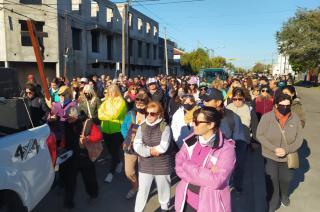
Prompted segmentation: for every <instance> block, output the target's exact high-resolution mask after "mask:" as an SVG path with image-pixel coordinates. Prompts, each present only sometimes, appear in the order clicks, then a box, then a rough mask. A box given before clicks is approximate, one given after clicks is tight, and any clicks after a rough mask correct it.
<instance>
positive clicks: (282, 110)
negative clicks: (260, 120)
mask: <svg viewBox="0 0 320 212" xmlns="http://www.w3.org/2000/svg"><path fill="white" fill-rule="evenodd" d="M277 109H278V111H279V113H281V114H282V115H283V116H285V115H287V114H288V113H290V112H291V107H290V105H288V106H284V105H278V108H277Z"/></svg>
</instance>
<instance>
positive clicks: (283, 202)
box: [281, 198, 290, 207]
mask: <svg viewBox="0 0 320 212" xmlns="http://www.w3.org/2000/svg"><path fill="white" fill-rule="evenodd" d="M281 205H282V206H284V207H289V206H290V199H289V198H286V199H282V200H281Z"/></svg>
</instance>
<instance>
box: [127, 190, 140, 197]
mask: <svg viewBox="0 0 320 212" xmlns="http://www.w3.org/2000/svg"><path fill="white" fill-rule="evenodd" d="M137 192H138V191H137V190H133V189H131V190H130V191H129V192H128V193H127V196H126V199H132V198H133V197H134V196H135V195H136V193H137Z"/></svg>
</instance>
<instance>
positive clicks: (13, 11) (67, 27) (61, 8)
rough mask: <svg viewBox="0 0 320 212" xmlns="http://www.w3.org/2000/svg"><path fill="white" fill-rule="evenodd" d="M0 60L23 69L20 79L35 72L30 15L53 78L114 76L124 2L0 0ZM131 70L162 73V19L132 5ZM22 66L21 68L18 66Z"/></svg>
mask: <svg viewBox="0 0 320 212" xmlns="http://www.w3.org/2000/svg"><path fill="white" fill-rule="evenodd" d="M0 3H1V5H3V7H4V9H0V33H1V36H0V66H4V67H11V68H16V69H18V70H19V73H20V76H19V77H20V78H21V80H19V81H24V79H25V78H26V76H27V75H28V74H30V73H33V74H36V73H37V66H36V60H35V56H34V52H33V48H32V46H31V42H30V39H29V38H28V33H27V27H26V20H27V19H29V18H31V19H32V20H34V22H35V26H36V29H37V34H39V35H41V36H42V37H41V39H40V40H41V43H43V46H44V66H45V72H46V75H47V76H48V78H49V79H52V78H53V77H54V76H63V75H64V74H65V73H66V75H67V76H68V77H69V78H71V77H74V76H86V75H90V74H107V75H111V76H114V74H115V71H116V68H117V65H116V64H117V63H120V67H121V59H122V54H121V53H122V42H121V41H122V18H123V14H124V13H123V9H124V8H125V6H124V4H115V3H113V2H111V1H107V0H94V1H93V0H0ZM125 23H126V27H128V31H127V33H126V36H127V38H126V41H127V42H126V48H125V49H126V55H127V57H126V64H127V67H128V68H127V74H130V75H144V76H151V75H154V74H158V73H160V71H161V70H162V69H161V66H162V64H163V61H162V60H163V58H162V56H160V55H163V54H161V53H159V51H160V50H161V49H159V25H158V23H157V22H156V21H154V20H153V19H151V18H149V17H147V16H146V15H144V14H142V13H141V12H139V11H137V10H135V9H134V8H131V7H130V8H129V10H128V21H127V22H125ZM20 71H21V72H20Z"/></svg>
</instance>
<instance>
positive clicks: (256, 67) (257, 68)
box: [252, 63, 266, 73]
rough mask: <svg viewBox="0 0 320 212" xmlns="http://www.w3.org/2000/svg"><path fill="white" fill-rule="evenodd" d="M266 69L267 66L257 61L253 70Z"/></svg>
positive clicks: (261, 71) (258, 71)
mask: <svg viewBox="0 0 320 212" xmlns="http://www.w3.org/2000/svg"><path fill="white" fill-rule="evenodd" d="M265 69H266V66H265V65H264V64H262V63H256V64H255V65H254V66H253V68H252V72H254V73H263V72H264V71H265Z"/></svg>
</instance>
